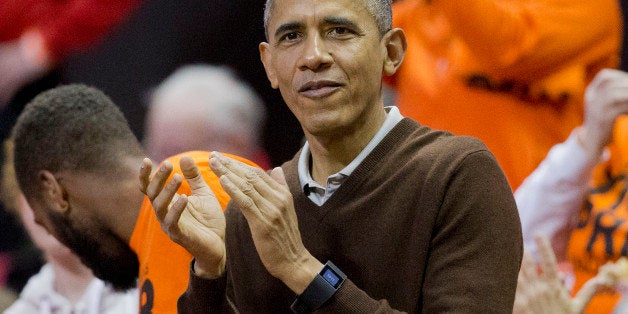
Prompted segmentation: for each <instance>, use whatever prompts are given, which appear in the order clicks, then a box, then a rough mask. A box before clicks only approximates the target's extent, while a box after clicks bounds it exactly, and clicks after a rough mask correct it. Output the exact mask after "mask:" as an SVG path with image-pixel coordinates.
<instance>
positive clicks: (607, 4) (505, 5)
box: [432, 0, 621, 80]
mask: <svg viewBox="0 0 628 314" xmlns="http://www.w3.org/2000/svg"><path fill="white" fill-rule="evenodd" d="M432 3H433V5H434V6H435V7H436V8H437V9H439V10H441V11H442V12H443V13H444V14H445V16H447V19H448V20H449V22H450V23H451V26H452V29H453V31H454V32H455V33H457V34H459V35H460V36H461V38H462V39H463V40H464V42H465V43H466V44H467V46H468V47H469V48H470V50H471V51H472V52H473V53H474V55H475V57H477V58H478V59H480V60H483V62H484V63H486V64H487V65H490V66H489V68H493V69H497V70H499V73H500V74H501V75H508V76H511V77H518V78H522V79H526V78H527V79H530V80H531V79H535V78H538V77H543V76H545V75H547V74H549V73H554V72H556V71H557V70H559V69H561V68H562V67H564V66H565V65H566V64H565V63H566V62H573V63H578V60H576V59H577V58H581V59H583V60H595V59H596V58H597V59H600V58H608V57H609V56H616V55H617V51H616V48H617V47H618V45H619V40H620V37H621V35H620V33H621V24H620V23H621V19H620V15H619V12H620V8H619V6H618V4H617V2H616V1H612V0H585V1H576V2H574V1H566V0H547V1H545V0H544V1H538V0H535V1H495V0H470V1H456V0H435V1H432ZM605 61H606V62H605ZM599 62H600V63H606V65H605V66H607V67H610V66H613V65H614V64H616V62H617V59H616V58H614V60H599ZM598 66H599V65H598ZM602 67H603V66H602Z"/></svg>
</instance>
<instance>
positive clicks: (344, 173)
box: [298, 106, 403, 191]
mask: <svg viewBox="0 0 628 314" xmlns="http://www.w3.org/2000/svg"><path fill="white" fill-rule="evenodd" d="M384 109H385V110H386V113H387V114H386V119H385V120H384V123H383V124H382V126H381V127H380V129H379V130H378V131H377V133H375V136H373V138H372V139H371V141H369V143H368V144H367V145H366V147H364V149H363V150H362V151H361V152H360V153H359V154H358V155H357V156H356V157H355V158H354V159H353V161H351V162H350V163H349V164H348V165H347V166H346V167H345V168H343V169H342V170H340V171H339V172H338V173H335V174H332V175H331V176H329V177H328V182H329V181H330V178H333V179H334V180H333V181H334V182H337V183H338V185H340V183H342V181H344V179H345V178H346V177H348V176H350V175H351V174H352V173H353V171H354V170H355V169H356V168H357V167H358V166H359V165H360V163H362V161H363V160H364V159H365V158H366V156H368V155H369V154H370V153H371V152H372V151H373V149H374V148H375V147H376V146H377V145H378V144H379V143H380V142H381V141H382V140H383V139H384V137H386V135H388V133H389V132H390V131H391V130H392V129H393V128H394V127H395V125H397V123H399V121H401V120H402V119H403V116H402V115H401V113H400V112H399V108H397V107H396V106H388V107H384ZM311 156H312V155H311V153H310V146H309V143H308V142H307V141H306V142H305V144H304V145H303V149H302V150H301V154H300V155H299V162H298V173H299V182H300V184H301V187H302V191H305V190H306V189H309V187H310V186H313V187H315V186H318V187H319V188H320V187H321V186H320V184H318V183H316V181H314V180H313V179H312V175H311V173H310V158H311ZM339 180H341V182H338V181H339ZM323 188H324V187H323Z"/></svg>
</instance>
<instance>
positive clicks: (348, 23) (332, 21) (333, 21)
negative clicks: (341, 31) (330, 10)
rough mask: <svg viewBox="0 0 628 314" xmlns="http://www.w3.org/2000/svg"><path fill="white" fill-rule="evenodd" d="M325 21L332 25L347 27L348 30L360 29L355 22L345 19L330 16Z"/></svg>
mask: <svg viewBox="0 0 628 314" xmlns="http://www.w3.org/2000/svg"><path fill="white" fill-rule="evenodd" d="M323 21H325V23H326V24H330V25H338V26H346V27H348V28H352V29H358V25H357V24H356V23H355V22H353V21H352V20H350V19H347V18H344V17H335V16H329V17H325V18H324V19H323Z"/></svg>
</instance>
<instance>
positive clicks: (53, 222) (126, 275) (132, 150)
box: [13, 85, 253, 313]
mask: <svg viewBox="0 0 628 314" xmlns="http://www.w3.org/2000/svg"><path fill="white" fill-rule="evenodd" d="M13 139H14V150H13V151H14V156H15V163H14V164H15V173H16V178H17V181H18V183H19V187H20V190H21V191H22V192H23V193H24V196H25V197H26V199H27V200H28V203H29V204H30V206H31V208H32V209H33V212H34V214H35V217H37V222H38V223H39V224H41V225H43V226H45V227H46V229H47V230H48V231H49V232H50V233H51V234H52V235H54V236H55V237H56V238H57V239H58V240H59V241H60V242H61V243H63V244H65V245H66V246H67V247H69V248H70V249H72V250H73V251H74V253H75V254H77V255H78V256H79V257H80V258H81V261H83V263H85V265H86V266H88V267H89V268H90V269H91V270H92V271H93V273H94V275H95V276H97V277H98V278H100V279H102V280H104V281H105V282H107V283H109V284H111V285H113V287H114V288H116V289H120V290H123V289H130V288H132V287H134V286H135V285H136V284H137V281H138V277H139V289H140V292H141V295H140V311H141V312H142V313H151V312H153V313H176V304H177V298H178V297H179V296H180V295H181V294H182V293H183V292H184V291H185V288H186V286H187V283H188V276H187V274H188V270H189V265H190V262H191V260H192V256H191V255H190V253H188V252H187V251H186V250H185V249H184V248H182V247H181V246H179V245H178V244H175V243H174V242H172V241H171V240H170V239H169V237H168V235H166V234H165V233H164V231H163V230H162V229H161V227H160V224H159V221H158V220H157V217H156V216H155V211H154V209H153V208H152V207H151V204H150V200H149V199H148V198H146V197H145V196H144V194H143V193H142V192H141V191H140V189H139V188H138V176H137V169H138V168H140V165H142V166H143V169H144V170H145V171H148V172H150V170H151V169H152V165H150V164H146V163H143V160H144V158H146V155H145V153H144V151H143V148H142V146H141V144H140V143H139V141H138V140H137V138H136V137H135V136H134V134H133V132H132V131H131V129H130V127H129V125H128V122H127V120H126V119H125V117H124V115H123V114H122V112H121V111H120V109H119V108H118V107H117V106H116V105H115V104H114V103H113V102H112V101H111V100H110V99H109V98H108V97H107V96H106V95H105V94H104V93H102V92H101V91H99V90H97V89H95V88H91V87H87V86H84V85H66V86H60V87H57V88H54V89H52V90H49V91H46V92H44V93H42V94H40V95H38V96H37V97H36V98H35V99H33V101H31V102H30V103H29V104H28V105H27V106H26V107H25V109H24V111H23V112H22V114H21V115H20V117H19V118H18V121H17V123H16V125H15V127H14V129H13ZM230 156H233V155H230ZM234 157H235V156H234ZM238 159H239V160H242V161H246V160H245V159H243V158H238ZM246 162H247V164H250V165H253V163H251V162H249V161H246ZM173 164H175V165H177V167H176V168H174V169H173ZM180 164H181V165H183V166H186V167H188V168H189V167H191V165H193V164H196V165H197V167H198V168H200V171H199V172H197V173H195V174H196V175H197V177H198V178H201V177H202V178H203V179H204V181H206V182H207V183H208V184H209V185H210V186H211V187H212V189H213V192H214V193H215V195H216V199H215V201H217V202H219V203H220V206H221V207H222V208H224V206H226V204H227V202H228V201H229V197H228V195H227V194H226V193H225V192H224V191H223V190H222V188H221V187H220V183H219V182H218V178H217V177H216V175H215V174H214V173H213V172H212V171H211V170H210V169H209V153H208V152H202V151H194V152H187V153H186V155H185V156H182V155H177V156H174V157H171V158H168V159H167V160H166V161H164V165H163V166H162V167H163V168H164V171H165V170H168V171H173V172H174V173H176V174H174V175H173V176H171V178H172V181H174V182H175V183H176V182H178V183H181V176H182V173H185V171H186V170H187V169H188V168H185V167H184V168H183V169H181V168H179V167H178V166H179V165H180ZM188 175H189V171H188ZM174 190H175V191H177V192H178V193H181V194H189V193H190V188H189V186H188V185H187V184H184V185H176V187H175V188H174Z"/></svg>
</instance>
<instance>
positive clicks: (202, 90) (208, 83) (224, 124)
mask: <svg viewBox="0 0 628 314" xmlns="http://www.w3.org/2000/svg"><path fill="white" fill-rule="evenodd" d="M151 96H152V97H151V100H150V106H149V110H148V113H147V125H146V127H147V128H148V130H147V132H146V138H145V141H146V142H145V144H146V145H147V146H148V150H149V153H150V154H156V153H159V152H157V150H158V149H155V147H152V144H151V143H152V142H153V141H152V140H153V139H152V137H153V136H155V135H156V134H154V132H158V129H160V126H159V125H153V124H155V123H158V121H160V120H163V119H170V120H172V119H177V120H180V121H188V122H190V123H191V121H196V122H199V123H201V122H202V123H203V125H205V128H204V129H205V131H204V132H203V133H201V134H199V135H198V136H199V137H207V141H206V142H207V143H208V145H209V143H210V142H211V143H214V144H216V143H217V142H218V141H220V140H227V139H229V138H231V137H233V136H238V137H240V138H244V139H246V140H247V142H248V143H250V145H251V146H253V145H257V144H258V143H259V141H260V138H261V136H260V134H261V132H262V128H263V124H264V121H265V119H266V111H265V106H264V102H263V101H262V99H261V98H260V97H259V95H258V94H257V92H256V91H255V90H254V89H253V88H252V87H251V86H249V85H248V84H247V83H246V82H245V81H243V80H242V79H241V78H240V77H239V76H238V75H237V74H235V73H234V72H233V70H232V69H231V68H229V67H226V66H214V65H208V64H194V65H185V66H182V67H180V68H179V69H177V70H176V71H174V72H173V73H172V74H171V75H170V76H169V77H168V78H166V79H165V80H164V81H163V82H162V83H161V84H160V85H159V86H158V87H157V88H156V89H155V91H154V92H153V94H152V95H151ZM161 132H168V130H161ZM216 132H218V133H219V134H217V133H216ZM173 136H176V135H175V134H173ZM195 149H207V148H204V147H196V148H195ZM210 149H212V150H213V149H221V148H220V147H210ZM152 157H157V158H164V157H168V156H160V155H159V154H157V155H155V156H152ZM242 157H249V156H242Z"/></svg>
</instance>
